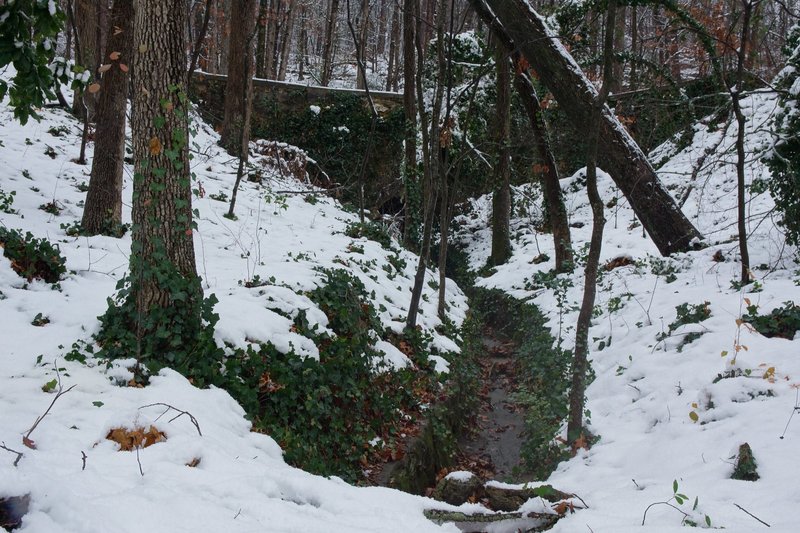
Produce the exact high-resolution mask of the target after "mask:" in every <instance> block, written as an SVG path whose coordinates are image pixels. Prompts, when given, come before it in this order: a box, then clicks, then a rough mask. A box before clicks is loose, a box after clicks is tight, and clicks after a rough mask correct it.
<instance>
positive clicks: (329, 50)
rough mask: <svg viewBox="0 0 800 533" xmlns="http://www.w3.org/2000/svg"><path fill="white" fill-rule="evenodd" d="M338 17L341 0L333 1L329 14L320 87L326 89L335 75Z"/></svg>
mask: <svg viewBox="0 0 800 533" xmlns="http://www.w3.org/2000/svg"><path fill="white" fill-rule="evenodd" d="M338 16H339V0H331V9H330V11H329V12H328V21H327V24H326V26H325V44H324V45H323V49H322V72H321V73H320V85H323V86H325V87H327V86H328V84H329V83H330V82H331V76H332V74H333V38H334V34H335V32H336V19H337V18H338Z"/></svg>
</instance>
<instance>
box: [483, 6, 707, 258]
mask: <svg viewBox="0 0 800 533" xmlns="http://www.w3.org/2000/svg"><path fill="white" fill-rule="evenodd" d="M470 2H471V3H472V4H473V5H475V6H476V8H477V9H476V10H478V11H483V12H484V13H485V12H486V7H485V6H486V4H488V5H489V6H491V9H492V10H493V11H494V13H495V14H496V16H497V20H493V19H491V18H488V19H485V20H486V22H487V23H489V24H490V25H493V27H494V26H496V27H498V28H499V29H500V31H503V32H505V33H506V34H507V36H508V37H509V38H510V39H511V40H512V41H513V42H514V43H517V46H519V49H520V51H521V52H522V54H523V55H524V56H525V59H526V60H527V61H528V62H529V63H530V65H531V67H532V68H533V69H534V70H535V71H536V72H537V74H538V75H539V77H540V79H541V80H542V82H543V83H544V84H545V85H546V86H547V87H548V89H550V91H551V92H552V93H553V95H554V96H555V97H556V99H557V100H558V103H559V105H560V106H561V107H562V109H564V112H565V113H566V114H567V116H568V117H569V119H570V120H571V121H572V123H573V124H574V125H575V127H576V128H579V129H581V128H584V127H585V125H586V124H588V123H590V121H591V119H592V115H593V112H592V107H593V105H594V102H595V100H596V98H597V89H596V88H595V87H594V85H592V83H591V82H590V81H589V80H588V79H587V78H586V76H585V75H584V74H583V72H582V71H581V69H580V67H579V66H578V65H577V63H575V60H574V59H572V56H570V55H569V53H568V52H567V51H566V49H565V48H564V47H563V46H562V44H561V42H560V41H559V40H558V38H557V37H556V36H555V35H554V34H553V32H551V31H550V29H549V28H548V27H547V26H546V23H545V22H544V20H543V19H542V18H541V17H540V16H539V15H538V14H537V13H536V12H534V11H533V10H532V9H531V8H530V6H529V5H528V3H527V1H526V0H470ZM484 2H485V3H486V4H484ZM482 4H483V5H482ZM481 7H482V8H483V9H481ZM498 21H499V23H500V24H499V25H498V24H497V22H498ZM598 152H599V153H601V154H603V158H602V160H601V161H600V162H599V164H600V166H601V167H602V168H603V169H604V170H606V171H607V172H608V173H609V174H610V175H611V177H612V178H613V179H614V181H615V183H616V184H617V186H618V187H619V188H620V190H621V191H622V193H623V194H624V195H625V197H626V198H627V199H628V201H629V202H630V204H631V207H633V210H634V211H635V212H636V215H637V216H638V217H639V219H640V220H641V221H642V225H643V226H644V228H645V230H647V233H648V234H649V235H650V238H651V239H653V242H654V243H655V245H656V246H657V247H658V249H659V251H660V252H661V253H662V254H664V255H669V254H671V253H674V252H681V251H686V250H688V249H690V248H691V247H692V246H694V245H695V244H696V242H697V241H698V240H699V239H701V238H702V235H700V232H699V231H697V229H696V228H695V227H694V226H693V225H692V223H691V222H690V221H689V219H687V218H686V216H684V214H683V213H682V212H681V210H680V209H679V208H678V206H677V205H676V204H675V201H674V200H673V199H672V197H671V196H670V195H669V193H667V191H666V190H664V188H663V187H662V186H661V183H660V182H659V181H658V177H657V176H656V173H655V171H654V170H653V167H652V166H651V165H650V162H649V161H648V160H647V157H646V156H645V154H644V153H643V152H642V151H641V149H640V148H639V147H638V146H637V145H636V142H635V141H634V140H633V139H632V138H631V136H630V135H629V134H628V133H627V131H625V128H624V127H623V126H622V125H621V124H620V123H619V121H618V120H617V119H616V117H615V116H614V114H613V113H612V112H611V110H609V109H608V107H607V106H606V107H603V109H602V120H601V123H600V134H599V145H598Z"/></svg>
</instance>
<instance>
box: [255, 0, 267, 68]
mask: <svg viewBox="0 0 800 533" xmlns="http://www.w3.org/2000/svg"><path fill="white" fill-rule="evenodd" d="M267 1H268V0H259V3H258V37H256V78H261V79H264V78H266V77H267V70H266V68H265V64H266V61H265V54H266V53H267V16H268V13H269V6H268V5H267Z"/></svg>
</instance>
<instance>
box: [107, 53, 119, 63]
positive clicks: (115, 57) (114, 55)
mask: <svg viewBox="0 0 800 533" xmlns="http://www.w3.org/2000/svg"><path fill="white" fill-rule="evenodd" d="M121 55H122V54H120V53H119V52H111V53H110V54H108V57H110V58H111V61H116V60H117V59H119V56H121Z"/></svg>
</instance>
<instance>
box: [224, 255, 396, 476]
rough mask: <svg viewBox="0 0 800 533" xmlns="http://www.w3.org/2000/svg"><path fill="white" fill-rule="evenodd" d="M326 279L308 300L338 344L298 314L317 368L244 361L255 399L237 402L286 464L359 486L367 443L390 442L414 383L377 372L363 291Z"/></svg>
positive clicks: (266, 350) (343, 279)
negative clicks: (385, 438) (384, 438)
mask: <svg viewBox="0 0 800 533" xmlns="http://www.w3.org/2000/svg"><path fill="white" fill-rule="evenodd" d="M322 273H323V276H324V281H323V283H322V284H321V285H320V287H318V288H317V289H315V290H313V291H311V293H310V294H309V297H310V298H311V299H312V300H313V301H314V302H315V303H317V305H319V307H320V308H321V309H322V310H323V312H324V313H325V315H326V316H327V317H328V321H329V327H330V328H331V329H332V330H333V331H334V332H335V333H336V336H335V337H332V336H329V335H327V334H324V333H322V334H320V333H318V332H317V331H316V330H315V329H313V328H311V327H310V326H309V323H308V320H307V318H306V316H305V313H304V312H300V313H299V314H298V316H297V318H296V319H295V329H296V330H297V332H298V333H300V334H302V335H306V336H309V337H312V338H314V339H315V341H316V343H317V346H318V347H319V352H320V357H319V360H315V359H313V358H310V357H304V356H301V355H298V354H296V353H294V352H289V353H285V354H283V353H280V352H278V351H277V350H275V349H274V348H273V347H271V346H270V345H267V346H262V348H261V350H260V351H258V352H257V353H255V354H253V353H251V354H249V355H248V357H247V360H245V361H243V362H244V363H245V365H249V366H250V369H249V370H247V374H248V375H247V376H245V379H246V380H247V381H249V382H250V383H251V384H253V385H256V384H257V385H256V386H255V387H254V390H255V392H254V391H253V390H245V389H240V394H241V396H239V395H236V394H235V396H236V397H237V399H240V400H243V405H245V406H246V408H248V410H250V409H257V413H256V425H257V427H259V428H260V429H263V430H265V431H267V432H268V433H269V434H270V435H272V436H273V437H274V438H275V439H276V440H277V441H278V442H279V443H280V444H281V446H282V447H283V448H284V449H285V450H286V460H287V461H288V462H290V463H292V464H295V465H298V466H301V467H303V468H305V469H308V470H310V471H312V472H315V473H318V474H325V475H330V474H336V475H340V476H343V477H345V478H348V479H356V478H357V477H358V475H359V461H360V460H361V458H362V457H363V456H364V454H365V452H366V443H367V442H368V441H369V440H370V439H372V438H373V437H374V436H376V435H379V436H381V435H386V434H387V432H388V431H389V427H390V426H391V425H392V424H394V423H395V421H396V420H397V417H398V414H399V412H398V408H399V407H400V405H401V403H402V401H403V397H404V394H405V393H403V391H402V387H401V385H402V384H403V383H404V382H405V381H407V378H408V377H409V376H408V374H405V373H391V372H387V373H383V374H376V373H375V372H374V368H375V364H376V357H377V353H376V352H375V351H374V349H373V348H372V344H373V341H372V336H371V333H370V332H371V331H373V330H377V329H379V327H380V322H379V321H378V318H377V315H376V314H375V310H374V308H373V307H372V305H371V304H369V303H367V302H368V295H367V294H366V291H365V289H364V286H363V284H362V283H361V282H360V281H359V280H358V279H357V278H354V277H353V276H352V275H350V274H349V273H347V272H346V271H344V270H323V271H322ZM231 367H232V365H231V364H230V363H229V364H228V368H229V369H230V368H231ZM258 372H261V373H260V375H256V374H257V373H258ZM251 412H252V411H251Z"/></svg>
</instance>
